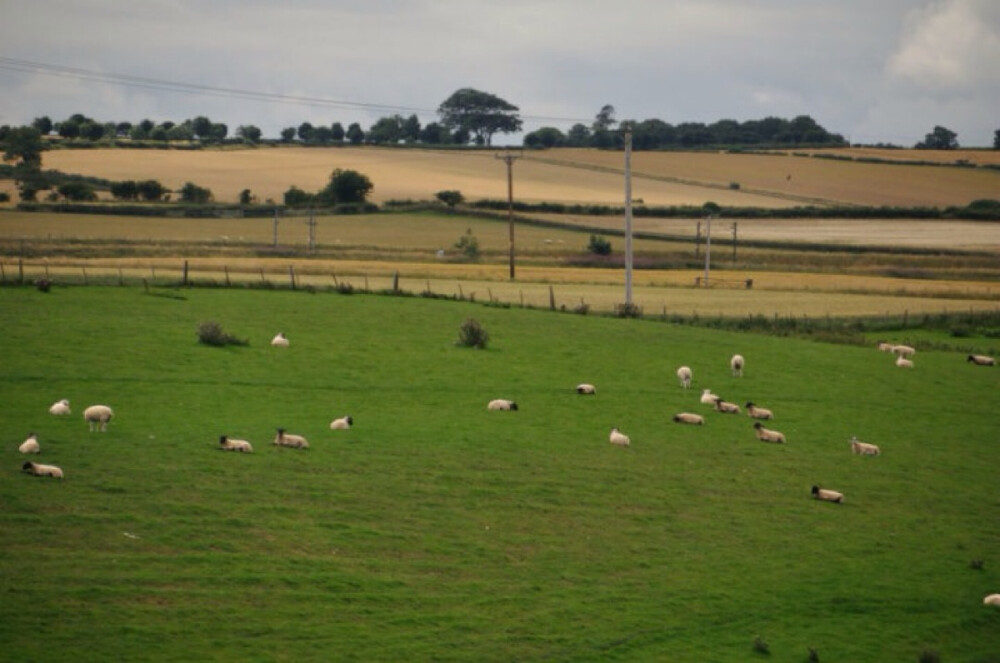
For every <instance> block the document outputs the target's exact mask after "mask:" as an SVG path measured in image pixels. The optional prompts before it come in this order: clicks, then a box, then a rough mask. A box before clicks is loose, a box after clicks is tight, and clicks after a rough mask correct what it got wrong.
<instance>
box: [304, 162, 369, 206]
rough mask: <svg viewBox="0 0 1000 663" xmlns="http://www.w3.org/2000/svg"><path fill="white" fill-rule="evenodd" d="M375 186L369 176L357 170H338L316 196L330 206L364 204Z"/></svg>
mask: <svg viewBox="0 0 1000 663" xmlns="http://www.w3.org/2000/svg"><path fill="white" fill-rule="evenodd" d="M372 188H373V186H372V182H371V180H369V179H368V176H367V175H363V174H361V173H359V172H358V171H356V170H343V169H341V168H337V169H336V170H334V171H333V173H332V174H331V175H330V182H329V184H327V185H326V187H325V188H324V189H323V190H322V191H320V192H319V193H318V194H316V197H317V199H319V200H320V201H321V202H323V203H325V204H328V205H336V204H340V203H363V202H365V199H367V198H368V194H369V193H371V190H372Z"/></svg>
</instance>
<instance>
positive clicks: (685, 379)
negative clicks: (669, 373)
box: [677, 366, 691, 389]
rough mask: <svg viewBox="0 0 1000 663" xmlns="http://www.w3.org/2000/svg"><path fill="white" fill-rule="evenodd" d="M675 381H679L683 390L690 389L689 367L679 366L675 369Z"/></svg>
mask: <svg viewBox="0 0 1000 663" xmlns="http://www.w3.org/2000/svg"><path fill="white" fill-rule="evenodd" d="M677 379H678V380H679V381H680V383H681V386H682V387H683V388H685V389H690V388H691V367H690V366H681V367H680V368H678V369H677Z"/></svg>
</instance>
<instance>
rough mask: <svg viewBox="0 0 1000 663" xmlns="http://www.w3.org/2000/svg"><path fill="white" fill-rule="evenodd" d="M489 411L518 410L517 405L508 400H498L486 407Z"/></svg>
mask: <svg viewBox="0 0 1000 663" xmlns="http://www.w3.org/2000/svg"><path fill="white" fill-rule="evenodd" d="M486 409H487V410H517V403H515V402H514V401H509V400H507V399H506V398H496V399H494V400H492V401H490V402H489V403H488V404H487V405H486Z"/></svg>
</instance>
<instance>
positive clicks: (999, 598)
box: [983, 594, 1000, 606]
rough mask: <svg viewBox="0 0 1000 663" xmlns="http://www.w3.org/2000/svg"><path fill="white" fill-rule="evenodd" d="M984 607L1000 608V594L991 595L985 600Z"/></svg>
mask: <svg viewBox="0 0 1000 663" xmlns="http://www.w3.org/2000/svg"><path fill="white" fill-rule="evenodd" d="M983 605H995V606H1000V594H990V595H989V596H987V597H986V598H984V599H983Z"/></svg>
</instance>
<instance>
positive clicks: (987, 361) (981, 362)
mask: <svg viewBox="0 0 1000 663" xmlns="http://www.w3.org/2000/svg"><path fill="white" fill-rule="evenodd" d="M966 361H971V362H972V363H973V364H975V365H976V366H995V365H996V363H997V362H996V359H994V358H993V357H990V356H987V355H969V358H968V359H967V360H966Z"/></svg>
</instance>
